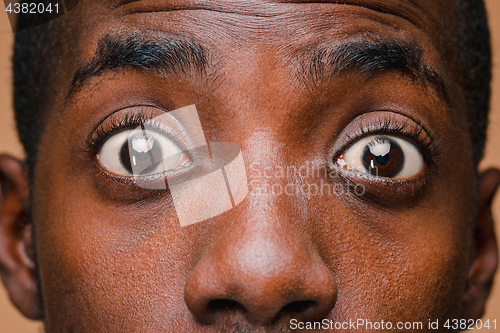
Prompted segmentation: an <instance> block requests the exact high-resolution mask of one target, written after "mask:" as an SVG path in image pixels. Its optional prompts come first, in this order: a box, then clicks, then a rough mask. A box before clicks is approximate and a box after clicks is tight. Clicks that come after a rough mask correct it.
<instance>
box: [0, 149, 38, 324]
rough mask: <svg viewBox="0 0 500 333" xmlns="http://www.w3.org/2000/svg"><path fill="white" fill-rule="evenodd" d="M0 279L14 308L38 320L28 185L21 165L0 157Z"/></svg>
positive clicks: (2, 156)
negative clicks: (28, 207) (28, 206)
mask: <svg viewBox="0 0 500 333" xmlns="http://www.w3.org/2000/svg"><path fill="white" fill-rule="evenodd" d="M0 181H1V192H0V275H1V278H2V281H3V283H4V284H5V287H6V288H7V291H8V293H9V296H10V299H11V301H12V302H13V303H14V305H15V306H16V307H17V308H18V309H19V310H20V311H21V313H23V314H24V315H25V316H26V317H28V318H30V319H35V320H36V319H42V316H43V313H42V309H41V304H40V302H39V299H40V298H39V295H38V287H37V286H38V284H37V278H36V272H35V259H34V249H33V240H32V226H31V224H30V223H29V221H28V218H27V203H28V200H29V197H28V196H29V191H28V182H27V179H26V176H25V174H24V168H23V164H22V162H20V161H18V160H16V159H14V158H12V157H10V156H6V155H0Z"/></svg>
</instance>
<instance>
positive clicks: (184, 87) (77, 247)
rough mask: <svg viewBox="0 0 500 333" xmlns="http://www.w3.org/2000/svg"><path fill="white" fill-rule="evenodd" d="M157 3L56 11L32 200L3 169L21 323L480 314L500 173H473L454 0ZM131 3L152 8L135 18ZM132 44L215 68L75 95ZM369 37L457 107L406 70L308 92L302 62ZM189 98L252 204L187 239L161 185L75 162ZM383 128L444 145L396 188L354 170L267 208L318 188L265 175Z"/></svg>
mask: <svg viewBox="0 0 500 333" xmlns="http://www.w3.org/2000/svg"><path fill="white" fill-rule="evenodd" d="M155 3H156V5H150V4H148V3H147V2H140V3H139V2H133V3H130V4H128V5H123V6H121V7H118V8H116V9H114V10H112V11H109V9H108V8H109V7H110V3H109V1H103V2H100V3H99V4H89V2H87V1H81V2H80V4H79V5H78V7H77V8H75V9H74V10H73V11H71V12H70V13H69V14H67V15H65V16H64V20H65V21H64V24H66V25H67V29H65V30H64V31H65V32H64V34H63V36H61V38H62V40H64V41H67V43H66V44H65V45H66V47H65V48H64V50H63V58H62V59H61V61H62V62H61V64H60V67H59V68H58V71H57V80H56V81H54V91H57V92H58V93H57V94H54V96H53V100H52V104H51V108H50V112H49V113H48V114H47V117H46V123H45V128H44V131H43V134H42V137H41V141H40V149H39V153H38V157H37V164H36V168H35V170H34V183H33V197H32V198H30V197H29V194H28V190H27V188H28V187H27V180H26V177H25V175H24V173H23V168H22V163H21V162H19V161H17V160H14V159H13V158H10V157H8V156H1V157H0V171H1V173H0V174H1V175H2V178H1V179H2V197H1V201H0V202H1V206H0V207H1V211H0V213H1V214H0V237H1V238H0V272H1V275H2V280H3V281H4V284H5V285H6V286H7V289H8V291H9V295H10V297H11V300H12V301H13V303H14V304H15V305H16V306H17V307H18V308H19V310H20V311H21V312H22V313H23V314H24V315H26V316H27V317H29V318H32V319H44V322H45V329H46V331H47V332H125V331H126V332H171V331H173V332H233V331H234V332H240V331H241V332H245V331H251V332H278V331H280V329H282V330H283V331H285V332H286V331H287V330H288V327H289V321H290V319H292V318H295V319H298V320H299V321H314V320H321V319H323V318H328V319H331V320H335V321H349V319H352V320H356V319H358V318H365V319H369V320H371V321H382V320H384V321H385V322H387V321H391V322H393V323H396V322H398V321H403V322H404V321H411V322H416V321H421V322H423V323H424V325H425V323H427V322H428V320H429V319H431V320H433V321H434V320H436V319H440V321H441V322H444V320H445V319H447V318H467V319H469V318H472V319H476V318H480V316H481V315H482V314H483V311H484V305H485V301H486V299H487V297H488V294H489V289H490V285H491V282H492V279H493V276H494V273H495V270H496V266H497V261H498V257H497V246H496V240H495V235H494V229H493V221H492V218H491V214H490V206H491V202H492V198H493V196H494V194H495V191H496V189H497V187H498V184H499V182H500V172H499V171H498V170H488V171H486V172H484V173H483V174H482V175H481V176H480V177H478V178H477V177H476V176H475V172H474V165H473V163H472V147H471V143H470V137H469V135H468V124H467V117H466V110H465V109H464V105H465V102H464V97H463V89H462V87H461V85H460V78H459V77H458V73H459V72H460V71H459V68H458V67H457V59H456V56H454V55H456V54H458V52H457V48H456V46H455V45H452V44H451V43H450V42H449V41H452V40H453V38H452V37H453V36H454V35H455V34H456V32H455V30H454V29H455V28H454V27H455V24H456V22H455V18H454V16H453V13H454V10H453V8H454V4H453V3H454V2H453V1H434V0H427V1H424V0H421V1H412V2H411V3H410V2H403V3H402V2H397V4H396V3H393V1H382V0H380V1H368V0H359V1H354V0H353V1H346V3H347V4H348V5H344V4H334V3H328V2H327V3H286V2H283V3H278V2H276V3H274V2H262V3H261V2H260V1H259V3H258V4H253V3H252V4H251V5H244V4H243V3H241V2H231V1H210V2H207V3H205V4H204V5H200V6H195V5H193V4H191V2H188V1H176V2H175V3H176V5H175V6H174V5H172V4H169V3H171V2H169V3H167V2H166V1H161V2H159V1H156V2H155ZM174 7H175V8H177V9H179V8H181V7H182V9H185V10H176V11H173V10H171V9H173V8H174ZM139 9H140V10H143V9H148V10H147V12H142V13H140V14H137V13H136V14H133V15H132V14H130V13H131V12H137V11H138V10H139ZM202 9H203V10H202ZM105 12H106V13H107V14H106V15H103V13H105ZM125 13H128V14H127V15H124V14H125ZM131 31H135V32H140V33H141V34H142V35H147V36H151V37H161V38H163V37H164V36H165V35H166V33H168V35H169V36H171V35H173V36H177V37H179V36H180V37H183V38H185V39H189V40H191V41H194V42H195V43H199V44H201V45H203V47H204V48H205V49H206V50H208V52H209V54H210V57H209V59H208V65H207V66H206V68H205V70H204V71H196V70H186V71H185V73H177V74H172V73H170V74H169V73H162V74H155V73H151V72H147V71H143V70H140V69H137V68H133V67H130V66H129V67H127V68H123V69H120V70H117V71H105V72H103V73H101V74H100V76H99V77H94V78H90V79H89V80H87V81H86V82H85V84H84V85H83V86H82V87H81V89H79V90H78V91H76V92H75V93H74V94H72V95H71V96H70V97H69V98H66V96H67V95H68V93H69V89H70V84H71V81H72V79H73V76H74V75H75V72H76V71H77V69H78V68H79V67H80V66H81V65H83V64H84V63H85V62H87V61H89V60H90V59H91V58H92V57H93V56H94V54H95V52H96V49H97V45H98V41H99V39H100V38H102V37H103V36H104V35H106V34H108V33H110V32H113V33H115V34H117V35H123V34H124V33H129V32H131ZM375 34H376V35H377V36H379V37H380V36H383V37H384V38H390V39H397V40H408V39H414V40H416V41H418V43H419V44H420V45H421V46H422V49H423V56H422V63H423V64H424V65H425V66H427V67H428V68H431V69H432V70H433V71H435V72H436V73H438V74H439V75H440V76H441V77H442V78H443V80H444V82H445V84H446V88H447V91H448V97H449V98H448V99H445V98H443V96H441V95H440V94H439V93H438V92H437V91H436V88H435V87H433V86H432V85H430V84H425V83H424V84H422V83H418V82H415V80H411V79H410V78H409V77H407V76H404V75H402V74H401V72H400V71H398V70H387V71H381V72H378V73H372V74H371V75H361V74H360V73H356V72H353V73H348V74H342V75H323V76H320V77H318V78H316V79H315V80H313V79H312V77H310V76H308V75H304V72H301V66H300V65H299V63H298V60H297V59H298V56H297V55H298V54H304V55H305V56H304V58H306V59H307V54H308V52H309V50H311V49H312V48H313V47H314V46H317V45H338V44H339V43H343V42H346V41H354V40H361V41H363V40H368V41H371V40H372V36H374V35H375ZM75 41H78V42H75ZM330 74H331V73H330ZM191 104H196V106H197V109H198V113H199V116H200V120H201V124H202V126H203V130H204V133H205V136H206V138H207V141H208V142H233V143H236V144H238V145H239V146H240V147H241V149H242V152H243V156H244V158H245V164H246V166H247V175H248V178H249V183H250V193H249V194H248V196H247V198H246V199H245V200H244V201H243V202H242V203H241V204H240V205H238V206H237V207H236V208H234V209H232V210H230V211H228V212H226V213H224V214H222V215H219V216H216V217H214V218H212V219H209V220H206V221H203V222H200V223H197V224H194V225H191V226H187V227H180V225H179V223H178V220H177V216H176V214H175V211H174V208H173V204H172V200H171V197H170V195H169V192H168V191H163V192H161V191H160V192H153V191H147V190H144V189H140V188H137V187H134V186H133V185H132V186H131V185H130V184H128V183H125V182H123V179H118V178H117V177H116V175H115V176H113V175H112V174H110V173H109V170H103V169H104V168H103V167H102V165H100V164H99V160H98V159H97V158H96V156H95V154H93V153H91V152H88V151H82V149H81V148H82V146H84V143H85V141H86V140H87V139H88V137H89V136H92V134H93V131H94V130H95V128H96V127H97V126H98V125H99V124H102V123H104V124H106V123H109V122H110V121H109V119H110V118H109V117H110V116H113V115H114V116H115V117H123V116H121V113H119V112H117V111H120V110H123V109H126V108H130V109H127V110H129V112H132V113H134V112H137V109H138V106H149V107H151V108H154V109H155V110H157V111H155V112H158V114H160V113H161V112H162V111H161V110H174V109H177V108H180V107H183V106H187V105H191ZM358 117H361V118H358ZM387 117H388V118H390V119H392V121H393V122H395V123H397V124H420V125H421V126H422V127H423V128H424V130H425V133H428V136H429V137H431V138H432V141H433V142H439V148H440V151H441V152H440V153H439V154H436V155H435V156H433V162H434V163H432V164H431V163H429V161H427V160H426V162H425V166H424V167H423V168H422V169H421V170H419V172H418V173H416V174H412V175H409V176H407V177H405V179H403V180H401V179H399V180H391V179H389V180H387V179H385V180H381V179H380V178H378V177H366V175H363V174H359V173H356V172H350V171H346V170H344V171H341V177H340V178H339V179H334V180H331V179H326V178H325V179H323V180H324V181H329V182H333V183H335V182H337V183H338V184H340V185H341V186H343V188H347V187H348V186H347V185H348V184H350V183H355V184H361V185H363V186H364V188H365V189H366V193H365V194H364V195H363V196H357V195H355V194H354V193H353V192H352V191H351V190H349V189H347V190H346V192H345V194H344V195H341V196H339V195H327V194H324V195H316V196H307V195H304V194H300V193H295V194H293V195H285V194H280V195H275V194H269V193H268V194H264V195H257V193H259V192H260V189H261V188H262V187H264V186H265V185H266V184H281V185H283V186H286V184H289V183H293V184H303V183H309V184H311V183H314V184H319V183H320V181H321V180H322V179H319V177H312V176H311V177H305V178H304V177H302V178H300V177H298V176H296V175H292V176H290V177H278V176H272V175H271V176H269V177H264V176H263V173H262V171H263V170H264V169H265V168H266V167H268V169H267V170H270V169H269V167H272V168H274V169H276V168H280V167H282V168H286V167H289V166H297V167H300V166H303V165H305V164H306V162H308V163H311V164H312V165H314V166H316V167H317V168H319V169H322V170H323V169H326V168H327V166H328V165H329V164H331V162H332V161H336V160H337V158H338V156H339V154H341V153H342V152H344V151H345V150H346V147H349V145H350V144H352V143H353V142H352V141H356V139H355V135H357V134H356V126H353V125H352V123H353V121H354V119H356V118H358V120H359V119H362V123H363V124H366V126H371V125H373V124H378V123H380V119H381V118H382V119H385V118H387ZM431 133H432V136H431ZM390 135H394V136H403V137H405V136H404V135H403V134H398V133H390ZM405 135H406V134H405ZM417 139H418V138H415V141H416V140H417ZM415 145H416V146H417V147H418V144H416V143H415ZM419 149H420V147H419ZM422 150H423V148H422ZM252 165H253V166H254V167H251V166H252ZM457 180H460V181H457ZM477 189H478V190H477ZM30 201H31V203H32V216H33V221H32V224H29V223H27V219H26V211H27V207H28V202H30ZM33 227H34V233H32V228H33ZM32 234H33V235H34V240H35V241H36V252H37V262H38V269H39V273H40V274H39V275H40V283H39V284H38V281H37V278H36V274H35V264H34V263H35V258H34V251H33V250H32V249H33V246H34V245H33V244H34V240H33V239H32ZM39 286H41V289H40V288H39ZM40 296H41V297H42V298H43V308H42V307H41V305H40V303H39V299H40ZM425 328H426V326H424V330H425ZM360 331H363V330H360ZM408 331H411V330H408ZM415 331H417V330H415ZM420 331H421V330H420Z"/></svg>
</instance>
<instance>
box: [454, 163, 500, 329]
mask: <svg viewBox="0 0 500 333" xmlns="http://www.w3.org/2000/svg"><path fill="white" fill-rule="evenodd" d="M499 184H500V171H499V170H497V169H489V170H487V171H485V172H484V173H483V174H482V175H481V178H480V184H479V211H478V217H477V223H476V230H475V236H474V248H473V251H474V252H473V257H472V263H471V266H470V269H469V276H468V279H467V281H468V285H467V290H466V293H465V295H464V298H463V308H462V318H465V319H479V318H481V316H482V315H483V313H484V307H485V303H486V300H487V298H488V296H489V293H490V289H491V285H492V284H493V278H494V275H495V272H496V270H497V266H498V247H497V240H496V236H495V225H494V221H493V217H492V215H491V204H492V201H493V198H494V196H495V193H496V191H497V189H498V186H499Z"/></svg>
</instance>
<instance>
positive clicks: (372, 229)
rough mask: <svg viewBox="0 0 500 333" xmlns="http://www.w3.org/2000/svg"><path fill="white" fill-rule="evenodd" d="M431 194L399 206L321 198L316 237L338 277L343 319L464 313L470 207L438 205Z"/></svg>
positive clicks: (336, 315) (421, 318) (337, 308)
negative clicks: (402, 207) (332, 202)
mask: <svg viewBox="0 0 500 333" xmlns="http://www.w3.org/2000/svg"><path fill="white" fill-rule="evenodd" d="M342 201H343V199H342V200H339V201H337V202H342ZM431 201H432V200H430V201H424V202H421V203H420V205H419V206H418V207H413V208H410V209H408V210H401V211H399V212H394V211H393V212H388V211H387V210H383V209H377V208H374V207H370V209H366V207H363V206H362V205H363V204H360V203H359V202H358V203H347V204H345V205H342V204H340V205H339V204H337V205H335V207H334V208H332V206H331V205H325V203H321V204H320V205H322V206H323V209H322V211H321V214H319V215H318V216H320V217H321V218H322V221H323V223H321V224H318V225H321V227H320V228H319V229H318V230H317V231H316V239H320V240H322V241H321V242H320V249H321V252H322V253H323V257H324V260H325V261H326V262H328V263H329V265H330V267H331V269H332V271H334V272H335V274H336V277H337V283H338V289H339V295H338V300H337V304H336V306H335V308H334V310H333V316H334V318H335V320H342V321H345V320H347V321H348V320H349V319H353V320H354V319H357V318H367V319H368V318H370V319H372V320H379V321H380V320H385V321H388V320H390V321H393V322H397V321H405V320H407V321H421V322H424V323H427V321H428V320H429V319H433V320H435V319H441V318H459V317H460V304H461V297H462V294H463V292H464V289H465V284H466V278H467V272H468V258H469V253H470V247H471V240H472V234H471V232H470V230H471V228H470V225H471V222H470V221H471V220H470V219H469V218H468V217H467V213H468V212H467V210H464V208H463V207H461V208H459V206H458V205H455V204H454V203H450V202H449V205H448V206H446V207H444V206H443V207H441V209H436V207H434V205H433V204H431ZM461 210H463V211H461ZM461 213H463V214H461ZM340 222H341V223H340Z"/></svg>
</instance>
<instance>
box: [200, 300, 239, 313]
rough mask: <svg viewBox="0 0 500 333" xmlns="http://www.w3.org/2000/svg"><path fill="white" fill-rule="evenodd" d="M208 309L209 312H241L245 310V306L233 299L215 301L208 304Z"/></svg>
mask: <svg viewBox="0 0 500 333" xmlns="http://www.w3.org/2000/svg"><path fill="white" fill-rule="evenodd" d="M208 309H209V310H216V311H217V310H239V309H241V310H242V309H243V306H242V305H241V304H240V303H238V302H236V301H233V300H231V299H224V298H221V299H214V300H211V301H210V302H208Z"/></svg>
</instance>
